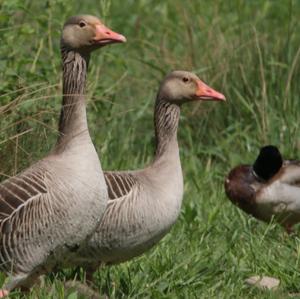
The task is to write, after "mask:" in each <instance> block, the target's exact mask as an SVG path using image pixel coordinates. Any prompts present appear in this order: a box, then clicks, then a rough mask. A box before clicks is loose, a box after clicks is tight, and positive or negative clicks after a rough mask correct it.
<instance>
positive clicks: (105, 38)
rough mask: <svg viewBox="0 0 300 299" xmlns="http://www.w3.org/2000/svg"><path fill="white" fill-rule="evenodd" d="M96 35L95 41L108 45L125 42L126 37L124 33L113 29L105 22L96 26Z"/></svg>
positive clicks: (98, 43)
mask: <svg viewBox="0 0 300 299" xmlns="http://www.w3.org/2000/svg"><path fill="white" fill-rule="evenodd" d="M95 30H96V35H95V37H94V38H93V41H94V43H95V44H97V45H108V44H113V43H125V42H126V37H125V36H124V35H122V34H119V33H117V32H114V31H112V30H111V29H109V28H108V27H106V26H105V25H103V24H100V25H99V24H97V25H96V26H95Z"/></svg>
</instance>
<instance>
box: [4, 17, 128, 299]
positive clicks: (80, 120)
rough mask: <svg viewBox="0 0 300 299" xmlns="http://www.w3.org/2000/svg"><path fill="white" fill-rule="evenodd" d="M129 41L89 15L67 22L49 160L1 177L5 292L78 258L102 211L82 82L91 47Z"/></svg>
mask: <svg viewBox="0 0 300 299" xmlns="http://www.w3.org/2000/svg"><path fill="white" fill-rule="evenodd" d="M125 41H126V39H125V37H124V36H123V35H120V34H118V33H115V32H113V31H112V30H110V29H109V28H107V27H106V26H105V25H104V24H103V23H102V22H101V21H100V20H99V19H98V18H96V17H94V16H90V15H81V16H73V17H71V18H70V19H68V20H67V21H66V23H65V25H64V27H63V30H62V37H61V54H62V61H63V100H62V110H61V115H60V120H59V132H60V135H59V137H58V139H57V143H56V145H55V147H54V149H53V150H52V152H51V153H50V154H49V155H48V156H46V157H45V158H44V159H42V160H40V161H38V162H36V163H35V164H33V165H32V166H31V167H29V168H28V169H26V170H24V171H23V172H21V173H20V174H18V175H16V176H14V177H11V178H9V179H7V180H5V181H4V182H2V183H1V184H0V269H1V271H3V272H5V273H6V274H7V275H8V279H7V281H6V282H5V284H4V287H3V288H2V290H1V291H0V297H1V298H2V297H5V296H7V295H8V294H9V292H10V291H11V290H12V289H14V288H17V287H20V288H24V289H28V288H30V287H31V286H32V285H33V283H34V282H35V280H36V279H37V278H38V277H39V276H40V275H41V274H42V273H46V272H49V271H51V270H52V269H53V267H56V266H57V265H64V263H66V264H68V263H71V262H72V259H73V258H74V259H75V260H76V251H77V249H78V248H80V247H81V246H83V244H84V243H85V242H86V240H87V238H88V237H89V236H91V235H92V234H93V233H94V231H95V229H96V226H97V224H98V223H99V221H100V219H101V217H102V215H103V213H104V211H105V208H106V205H107V199H108V195H107V187H106V184H105V180H104V176H103V172H102V170H101V165H100V162H99V158H98V155H97V153H96V150H95V148H94V145H93V143H92V141H91V138H90V135H89V130H88V125H87V118H86V107H85V81H86V73H87V68H88V62H89V57H90V53H91V52H92V51H93V50H96V49H98V48H101V47H103V46H105V45H108V44H111V43H122V42H125Z"/></svg>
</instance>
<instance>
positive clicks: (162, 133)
mask: <svg viewBox="0 0 300 299" xmlns="http://www.w3.org/2000/svg"><path fill="white" fill-rule="evenodd" d="M179 116H180V107H179V106H178V105H176V104H172V103H170V102H168V101H164V100H161V99H158V100H157V101H156V105H155V113H154V125H155V139H156V151H155V161H157V160H160V159H161V158H162V157H165V156H170V155H171V154H172V153H175V154H176V155H178V143H177V128H178V123H179Z"/></svg>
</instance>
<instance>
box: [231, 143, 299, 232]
mask: <svg viewBox="0 0 300 299" xmlns="http://www.w3.org/2000/svg"><path fill="white" fill-rule="evenodd" d="M225 192H226V195H227V196H228V198H229V199H230V200H231V201H232V202H233V203H234V204H235V205H237V206H238V207H239V208H241V209H242V210H244V211H245V212H246V213H248V214H251V215H252V216H254V217H256V218H257V219H259V220H262V221H265V222H269V221H271V220H272V218H274V220H275V221H277V222H279V223H280V224H281V225H283V226H284V227H285V228H286V229H287V231H288V232H289V231H290V230H291V227H292V226H293V225H294V224H296V223H298V222H299V221H300V162H299V161H294V160H283V159H282V156H281V154H280V152H279V150H278V149H277V148H276V147H274V146H266V147H263V148H262V149H261V151H260V154H259V156H258V157H257V159H256V161H255V163H254V165H240V166H237V167H235V168H234V169H232V170H231V171H230V173H229V175H228V176H227V178H226V180H225Z"/></svg>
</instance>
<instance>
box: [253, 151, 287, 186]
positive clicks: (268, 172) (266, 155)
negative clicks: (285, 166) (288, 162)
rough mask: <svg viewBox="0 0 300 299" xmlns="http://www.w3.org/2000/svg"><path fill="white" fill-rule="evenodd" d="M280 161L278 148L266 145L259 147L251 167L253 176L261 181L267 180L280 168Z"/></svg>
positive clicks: (281, 161)
mask: <svg viewBox="0 0 300 299" xmlns="http://www.w3.org/2000/svg"><path fill="white" fill-rule="evenodd" d="M282 163H283V160H282V156H281V154H280V152H279V150H278V148H277V147H276V146H273V145H267V146H264V147H262V148H261V150H260V153H259V155H258V157H257V158H256V160H255V162H254V164H253V167H252V169H253V172H254V174H255V176H257V177H258V178H259V179H261V180H263V181H268V180H270V179H271V178H272V177H273V176H274V175H275V174H276V173H277V172H278V171H279V170H280V168H281V167H282Z"/></svg>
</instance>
